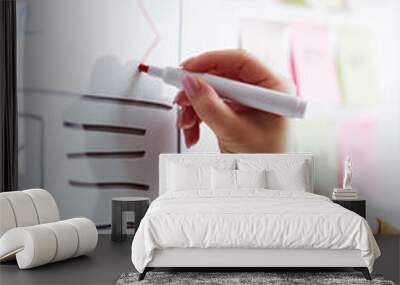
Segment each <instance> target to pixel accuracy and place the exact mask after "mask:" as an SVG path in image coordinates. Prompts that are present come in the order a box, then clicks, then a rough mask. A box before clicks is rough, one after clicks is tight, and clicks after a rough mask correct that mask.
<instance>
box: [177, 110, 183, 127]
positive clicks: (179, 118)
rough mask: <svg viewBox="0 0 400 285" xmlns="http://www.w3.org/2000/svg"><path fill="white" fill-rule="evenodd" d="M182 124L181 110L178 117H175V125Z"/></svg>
mask: <svg viewBox="0 0 400 285" xmlns="http://www.w3.org/2000/svg"><path fill="white" fill-rule="evenodd" d="M181 126H182V110H179V112H178V118H176V127H177V128H181Z"/></svg>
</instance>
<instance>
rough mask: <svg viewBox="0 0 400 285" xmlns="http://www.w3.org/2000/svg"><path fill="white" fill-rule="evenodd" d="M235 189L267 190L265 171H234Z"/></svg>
mask: <svg viewBox="0 0 400 285" xmlns="http://www.w3.org/2000/svg"><path fill="white" fill-rule="evenodd" d="M235 172H236V181H237V187H238V189H240V188H267V185H268V184H267V175H266V174H267V171H266V170H265V169H263V170H236V171H235Z"/></svg>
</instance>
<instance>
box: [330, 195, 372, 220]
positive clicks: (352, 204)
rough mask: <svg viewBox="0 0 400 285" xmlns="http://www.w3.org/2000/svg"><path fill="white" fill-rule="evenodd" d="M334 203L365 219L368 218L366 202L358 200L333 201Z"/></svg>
mask: <svg viewBox="0 0 400 285" xmlns="http://www.w3.org/2000/svg"><path fill="white" fill-rule="evenodd" d="M332 202H333V203H336V204H339V205H340V206H342V207H344V208H346V209H348V210H350V211H353V212H354V213H356V214H359V215H360V216H361V217H363V218H364V219H365V217H366V213H365V212H366V201H365V200H362V199H357V200H332Z"/></svg>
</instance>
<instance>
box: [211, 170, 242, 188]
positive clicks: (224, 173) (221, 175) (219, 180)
mask: <svg viewBox="0 0 400 285" xmlns="http://www.w3.org/2000/svg"><path fill="white" fill-rule="evenodd" d="M211 181H212V189H213V190H221V189H224V190H235V189H236V170H231V169H215V168H212V171H211Z"/></svg>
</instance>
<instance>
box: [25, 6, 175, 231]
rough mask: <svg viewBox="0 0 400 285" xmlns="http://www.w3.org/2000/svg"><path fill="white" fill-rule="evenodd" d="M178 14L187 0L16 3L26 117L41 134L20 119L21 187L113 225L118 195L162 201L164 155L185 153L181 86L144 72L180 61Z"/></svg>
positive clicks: (71, 212)
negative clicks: (179, 122) (178, 104)
mask: <svg viewBox="0 0 400 285" xmlns="http://www.w3.org/2000/svg"><path fill="white" fill-rule="evenodd" d="M179 11H180V6H179V0H171V1H162V0H145V1H144V0H112V1H111V0H68V1H64V0H35V1H19V2H18V42H19V44H20V48H19V49H18V62H19V65H18V66H19V74H20V78H23V80H20V82H19V101H20V103H21V104H20V110H19V112H20V116H23V115H24V114H26V113H28V114H31V116H35V118H38V121H40V122H42V125H41V128H42V129H43V131H41V132H35V131H33V130H32V129H31V125H30V124H28V123H26V124H25V123H21V124H23V125H24V128H23V129H24V135H22V136H21V138H20V142H19V143H20V145H26V146H27V147H25V148H24V149H23V150H21V158H23V159H21V166H20V168H21V173H22V172H23V174H24V175H20V180H21V181H20V185H23V187H24V188H29V187H43V188H45V189H47V190H48V191H50V192H51V193H52V194H53V195H54V197H55V199H56V201H57V203H58V205H59V208H60V211H61V215H62V218H71V217H76V216H85V217H88V218H90V219H93V220H94V221H95V223H96V224H110V221H111V199H112V197H115V196H146V197H150V198H155V197H157V196H158V172H157V169H158V167H157V166H158V155H159V154H160V153H164V152H177V151H178V135H177V129H176V127H175V120H176V109H175V108H174V107H173V106H172V99H173V97H174V95H175V93H176V90H175V89H173V88H170V87H168V86H166V85H163V84H162V83H161V82H160V81H158V80H156V79H154V78H150V77H149V76H147V75H139V74H137V72H136V67H137V63H138V62H139V61H145V62H146V63H150V64H157V65H160V66H170V65H172V66H175V65H177V64H178V62H179V60H178V59H179V58H178V57H179V54H178V53H179V22H180V18H179V17H180V14H179ZM22 103H23V104H22ZM23 119H25V121H26V118H25V117H24V118H21V120H20V121H21V122H23V121H24V120H23ZM29 122H30V121H29ZM42 129H40V130H42ZM41 142H42V147H43V154H39V153H37V152H36V151H35V149H37V148H38V147H37V146H36V145H37V144H38V143H41ZM38 156H40V157H38ZM36 165H37V168H36V167H35V166H36ZM40 165H42V168H39V166H40ZM27 167H30V168H31V170H29V169H27ZM38 172H40V173H41V175H42V176H43V181H41V180H40V179H37V178H35V177H36V176H38Z"/></svg>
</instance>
